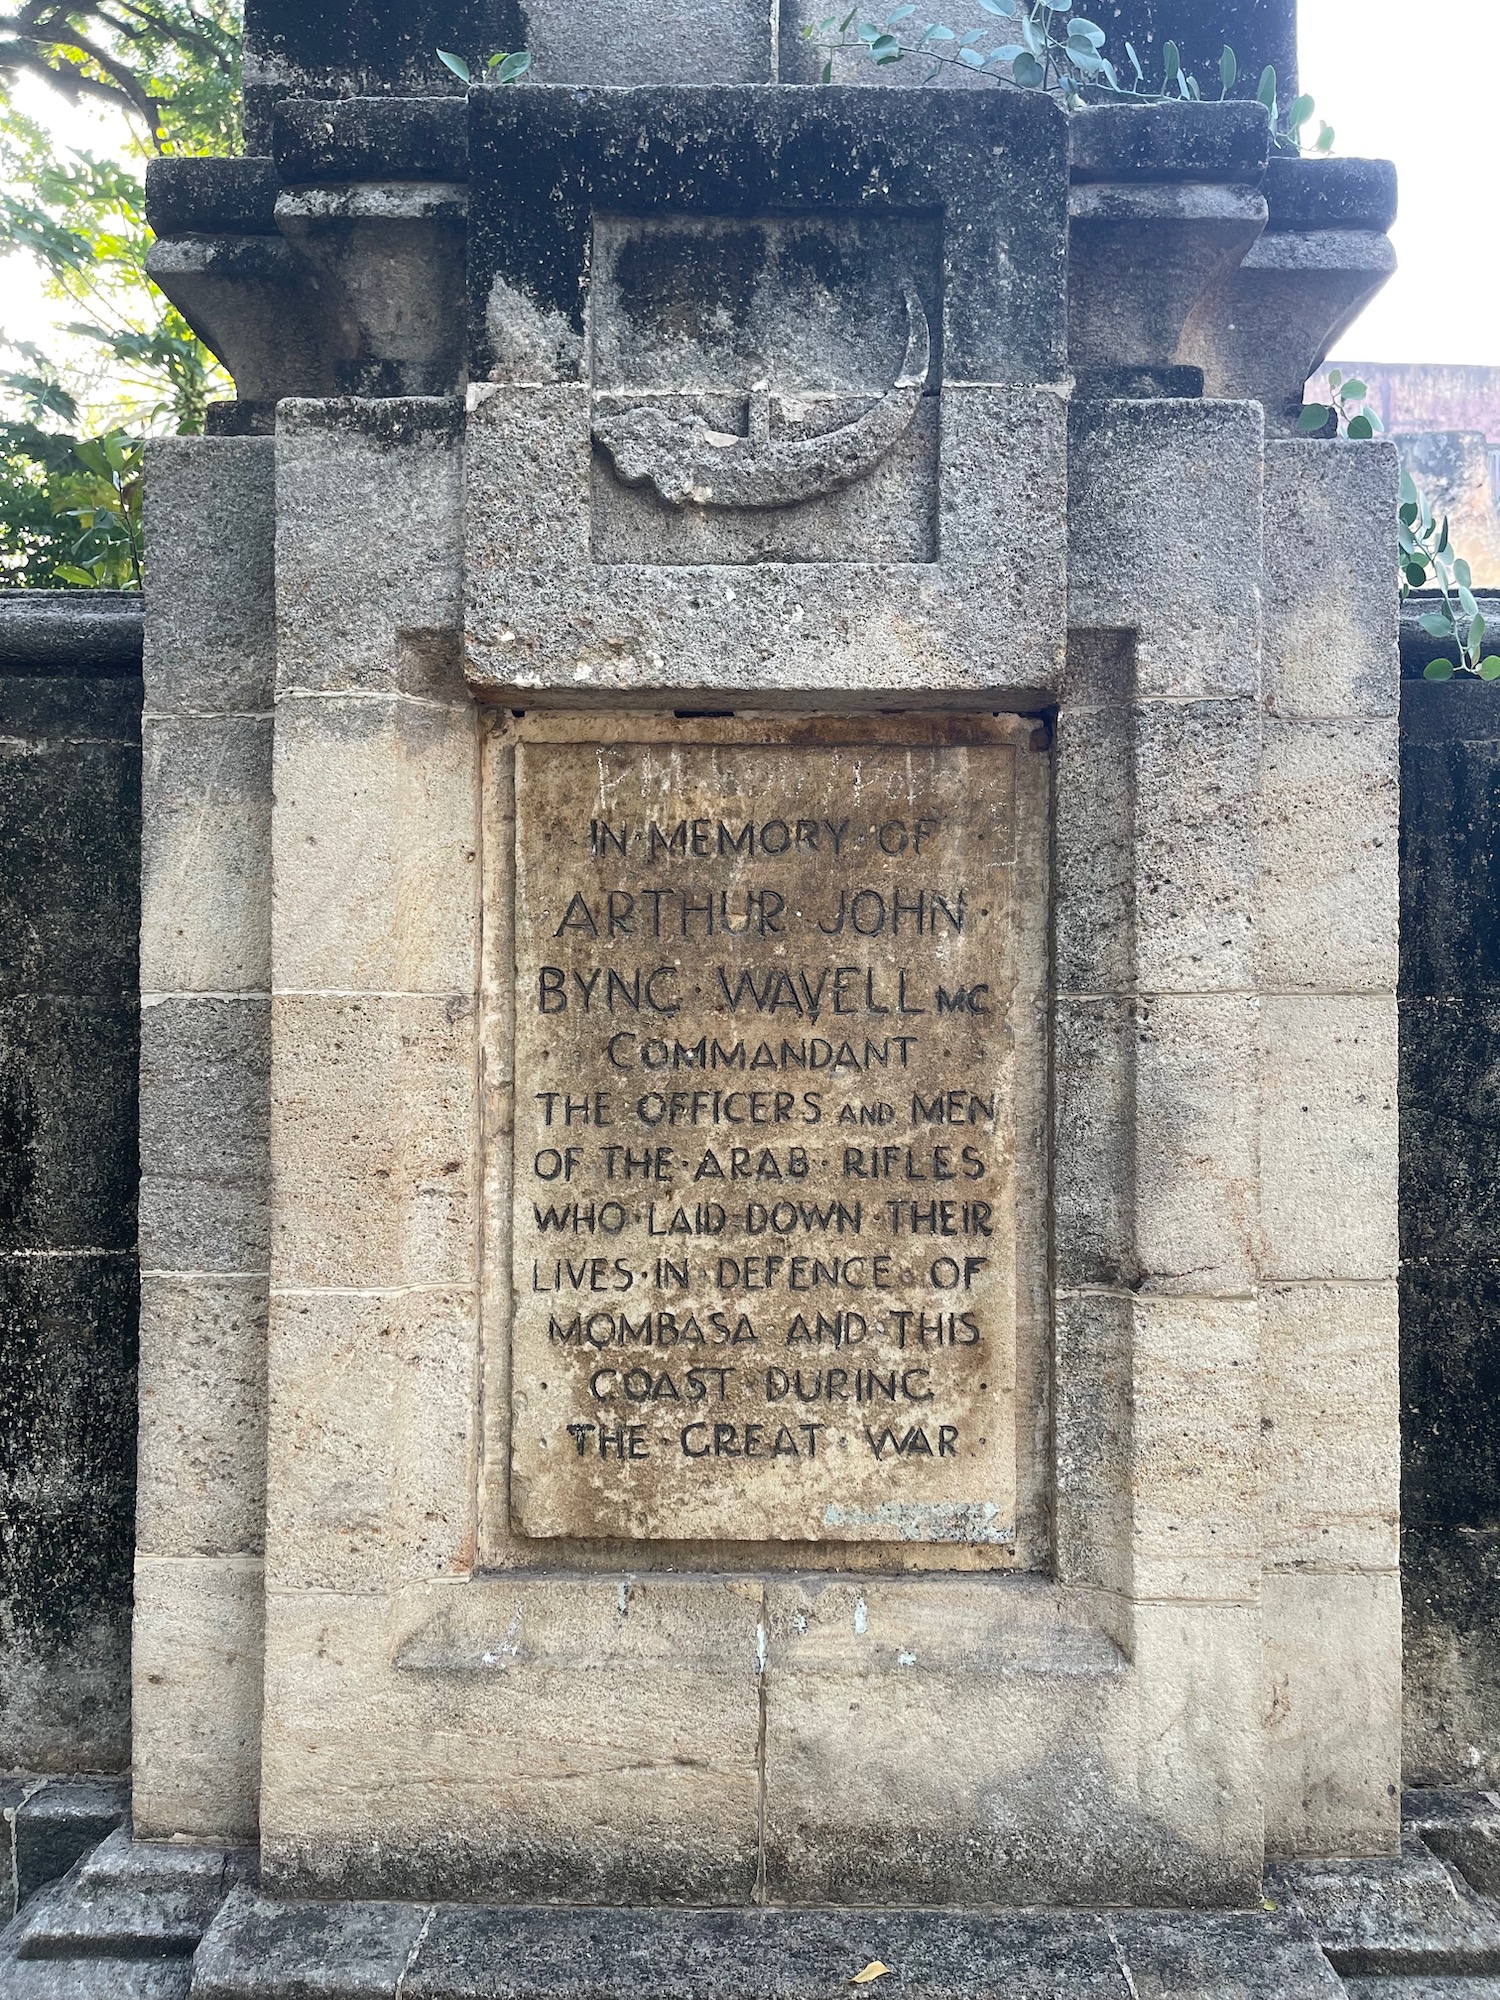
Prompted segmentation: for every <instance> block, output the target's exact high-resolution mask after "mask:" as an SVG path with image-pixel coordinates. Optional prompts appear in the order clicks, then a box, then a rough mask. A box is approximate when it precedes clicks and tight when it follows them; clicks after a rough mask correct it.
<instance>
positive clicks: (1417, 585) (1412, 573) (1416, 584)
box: [1406, 562, 1427, 590]
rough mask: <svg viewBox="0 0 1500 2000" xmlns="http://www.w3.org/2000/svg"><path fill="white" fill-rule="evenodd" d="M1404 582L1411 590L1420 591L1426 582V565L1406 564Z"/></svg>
mask: <svg viewBox="0 0 1500 2000" xmlns="http://www.w3.org/2000/svg"><path fill="white" fill-rule="evenodd" d="M1406 581H1407V583H1408V585H1409V586H1410V587H1411V589H1413V590H1420V589H1421V588H1422V586H1423V585H1424V584H1425V583H1426V581H1427V565H1426V564H1425V563H1414V562H1413V563H1408V564H1407V565H1406Z"/></svg>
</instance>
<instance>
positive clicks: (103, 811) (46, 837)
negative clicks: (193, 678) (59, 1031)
mask: <svg viewBox="0 0 1500 2000" xmlns="http://www.w3.org/2000/svg"><path fill="white" fill-rule="evenodd" d="M24 685H25V683H23V682H22V680H21V678H20V677H19V676H16V677H14V678H12V677H9V676H5V677H3V678H0V855H3V857H4V860H3V865H0V995H7V996H17V997H18V996H20V995H24V994H29V995H41V994H49V993H68V994H74V995H85V994H86V995H90V996H94V997H98V998H104V997H105V996H108V995H118V994H121V993H124V992H130V991H133V990H134V987H135V983H136V937H137V930H138V924H139V907H140V886H139V872H138V871H139V856H140V848H139V831H138V828H139V819H140V810H141V801H140V791H141V781H140V748H139V741H140V737H139V731H140V723H139V718H138V715H137V713H136V708H137V702H136V701H134V700H132V701H130V702H126V701H125V700H124V699H123V696H124V695H125V693H126V692H127V691H128V690H129V687H130V684H129V683H121V682H115V681H102V682H98V681H96V682H87V681H78V682H72V683H69V684H67V685H68V686H69V687H71V688H73V689H75V690H77V691H78V692H79V694H80V699H79V700H78V701H77V702H76V703H75V702H72V701H69V700H67V699H66V698H64V699H62V700H58V699H55V698H53V699H48V700H46V701H34V702H24V701H22V700H20V699H8V698H7V697H8V696H9V695H10V693H11V691H12V690H20V689H21V688H22V687H24ZM35 685H36V683H35V682H33V683H32V686H33V687H35ZM41 686H42V687H43V688H44V689H45V690H46V692H47V694H48V695H49V696H53V695H54V690H56V689H57V687H58V684H57V683H56V682H55V681H53V680H52V679H51V677H50V676H49V677H48V678H47V679H46V680H44V681H42V682H41ZM98 693H102V694H103V695H104V696H105V697H106V699H105V701H103V702H96V701H93V700H86V699H84V698H83V697H86V696H93V695H95V694H98ZM100 710H102V711H103V712H102V713H100V712H97V711H100ZM91 711H92V712H91ZM111 711H113V713H111Z"/></svg>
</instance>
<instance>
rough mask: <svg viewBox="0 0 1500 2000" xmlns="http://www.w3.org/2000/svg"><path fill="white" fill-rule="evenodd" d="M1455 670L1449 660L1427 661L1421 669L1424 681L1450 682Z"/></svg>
mask: <svg viewBox="0 0 1500 2000" xmlns="http://www.w3.org/2000/svg"><path fill="white" fill-rule="evenodd" d="M1456 671H1457V670H1456V668H1455V667H1454V665H1453V662H1452V661H1451V660H1429V661H1428V662H1427V665H1426V666H1425V667H1424V668H1423V669H1422V678H1423V680H1424V681H1451V680H1452V678H1453V676H1454V673H1455V672H1456Z"/></svg>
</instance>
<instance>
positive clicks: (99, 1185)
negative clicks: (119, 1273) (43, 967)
mask: <svg viewBox="0 0 1500 2000" xmlns="http://www.w3.org/2000/svg"><path fill="white" fill-rule="evenodd" d="M137 1036H138V1029H137V1025H136V1008H135V1006H134V1004H133V1002H132V1001H131V1000H129V999H128V998H125V997H115V998H104V997H100V998H94V997H89V996H83V997H80V998H76V999H75V998H73V997H72V996H70V995H68V994H66V993H55V992H54V993H45V994H40V995H37V996H35V997H28V998H10V999H5V998H0V1106H3V1107H4V1114H3V1115H4V1126H5V1140H6V1143H5V1147H4V1151H3V1153H0V1251H4V1250H40V1249H48V1250H127V1249H129V1247H130V1242H131V1236H132V1233H133V1232H132V1227H131V1225H132V1221H133V1216H132V1210H133V1206H134V1203H133V1200H132V1193H133V1182H134V1180H135V1176H136V1146H135V1133H134V1131H133V1129H132V1127H133V1122H134V1121H133V1117H132V1113H133V1109H134V1102H135V1074H134V1072H135V1063H136V1049H137Z"/></svg>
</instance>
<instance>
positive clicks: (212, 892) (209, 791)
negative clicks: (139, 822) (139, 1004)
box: [141, 715, 271, 994]
mask: <svg viewBox="0 0 1500 2000" xmlns="http://www.w3.org/2000/svg"><path fill="white" fill-rule="evenodd" d="M143 757H144V775H143V782H144V787H145V796H146V802H147V809H146V814H145V820H144V824H143V827H142V836H141V850H142V851H141V875H142V884H141V894H142V912H141V983H142V987H143V989H144V990H145V991H146V992H147V993H153V994H154V993H168V992H184V991H185V992H196V993H262V994H263V993H265V992H267V991H268V990H269V988H270V984H271V965H270V960H271V723H270V718H269V717H255V716H242V715H235V716H213V717H207V716H180V715H172V716H162V717H153V718H151V719H150V720H148V721H147V723H146V725H145V730H144V750H143Z"/></svg>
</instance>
